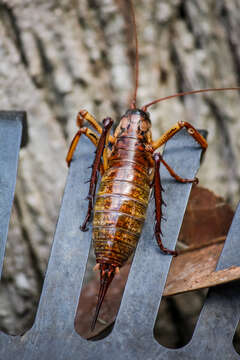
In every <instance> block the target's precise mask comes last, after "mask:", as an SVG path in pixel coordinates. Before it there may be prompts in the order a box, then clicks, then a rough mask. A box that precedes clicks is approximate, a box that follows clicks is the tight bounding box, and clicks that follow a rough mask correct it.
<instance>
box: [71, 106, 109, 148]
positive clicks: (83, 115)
mask: <svg viewBox="0 0 240 360" xmlns="http://www.w3.org/2000/svg"><path fill="white" fill-rule="evenodd" d="M84 120H86V121H87V122H89V124H91V125H92V127H93V128H94V129H95V130H96V131H97V132H98V133H99V134H100V135H101V134H102V127H101V125H99V123H98V122H97V120H96V119H95V117H94V116H93V115H91V114H90V113H89V112H88V111H87V110H80V111H79V113H78V115H77V124H78V126H79V127H81V126H82V124H83V121H84ZM109 142H110V143H111V144H113V143H114V142H115V139H114V137H113V136H111V135H109Z"/></svg>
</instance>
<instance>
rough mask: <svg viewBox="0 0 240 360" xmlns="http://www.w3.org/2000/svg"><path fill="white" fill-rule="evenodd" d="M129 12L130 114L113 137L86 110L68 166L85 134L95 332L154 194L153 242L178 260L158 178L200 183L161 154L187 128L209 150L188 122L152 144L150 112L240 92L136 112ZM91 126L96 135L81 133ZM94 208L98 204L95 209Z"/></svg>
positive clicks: (107, 120)
mask: <svg viewBox="0 0 240 360" xmlns="http://www.w3.org/2000/svg"><path fill="white" fill-rule="evenodd" d="M129 4H130V7H131V13H132V19H133V25H134V34H135V45H136V46H135V47H136V66H135V71H136V74H135V75H136V76H135V89H134V94H133V97H132V101H131V103H130V107H129V109H128V110H127V111H126V113H125V114H124V115H123V116H122V117H121V119H120V123H119V125H118V126H117V128H116V130H115V132H114V135H111V134H110V130H111V127H112V124H113V120H112V119H111V118H109V117H107V118H105V119H104V120H103V126H100V125H99V124H98V122H97V121H96V119H95V118H94V117H93V116H92V115H91V114H90V113H89V112H88V111H86V110H81V111H80V112H79V113H78V116H77V125H78V127H79V130H78V132H77V133H76V135H75V137H74V138H73V140H72V143H71V145H70V148H69V151H68V154H67V158H66V161H67V163H68V165H70V163H71V161H72V158H73V154H74V151H75V149H76V146H77V143H78V141H79V139H80V137H81V135H82V134H84V135H85V136H87V137H88V138H89V139H90V141H91V142H92V143H93V144H94V145H95V146H96V155H95V159H94V162H93V165H92V171H91V177H90V184H89V192H88V195H87V199H88V210H87V214H86V217H85V220H84V222H83V224H82V226H81V230H82V231H87V230H88V228H87V224H88V223H89V221H90V220H91V217H92V213H93V235H92V238H93V244H94V249H95V255H96V263H97V264H96V266H95V269H98V270H99V272H100V289H99V293H98V301H97V306H96V310H95V315H94V317H93V320H92V325H91V329H92V330H93V329H94V328H95V325H96V321H97V318H98V315H99V311H100V308H101V305H102V302H103V300H104V297H105V295H106V293H107V290H108V288H109V285H110V284H111V282H112V280H113V278H114V276H115V274H116V273H118V272H119V270H120V268H121V266H122V265H123V264H124V263H125V262H126V261H127V260H128V258H129V257H130V255H131V254H132V253H133V252H134V250H135V249H136V246H137V243H138V240H139V237H140V234H141V231H142V227H143V224H144V220H145V217H146V211H147V206H148V201H149V196H150V192H151V190H152V189H153V191H154V198H155V209H156V211H155V237H156V240H157V243H158V245H159V247H160V249H161V251H162V252H163V253H165V254H168V255H173V256H175V255H177V253H176V251H175V250H170V249H167V248H166V247H165V246H164V245H163V243H162V239H161V218H162V205H163V201H162V190H163V189H162V186H161V179H160V174H159V167H160V163H162V164H163V165H164V166H165V167H166V168H167V170H168V171H169V173H170V175H171V176H172V177H174V178H175V179H176V181H179V182H181V183H197V182H198V180H197V178H194V179H183V178H181V177H180V176H178V175H177V174H176V173H175V172H174V170H173V169H172V168H171V167H170V166H169V165H168V164H167V163H166V162H165V160H164V159H163V158H162V156H161V154H160V153H159V152H157V150H158V149H159V148H160V147H161V146H162V145H163V144H165V143H166V142H167V141H168V140H169V139H170V138H171V137H173V136H174V135H175V134H176V133H177V132H178V131H180V130H181V129H182V128H186V129H187V131H188V133H189V135H190V136H192V137H193V138H194V139H195V140H196V141H197V142H198V143H199V144H200V146H201V147H202V149H203V150H206V149H207V142H206V140H205V139H204V138H203V137H202V135H201V134H200V133H199V132H198V131H197V130H196V129H195V128H194V127H193V126H192V125H191V124H190V123H188V122H185V121H180V122H177V123H176V124H175V125H174V126H173V127H171V128H170V129H169V130H168V131H167V132H166V133H164V134H163V135H162V136H161V137H160V138H159V139H157V140H155V141H154V140H153V139H152V133H151V120H150V115H149V113H148V111H147V110H148V108H149V107H150V106H152V105H154V104H156V103H158V102H161V101H163V100H167V99H170V98H174V97H179V96H185V95H189V94H198V93H203V92H209V91H221V90H239V88H238V87H232V88H218V89H202V90H193V91H188V92H182V93H178V94H174V95H170V96H166V97H164V98H160V99H156V100H153V101H152V102H150V103H148V104H146V105H144V106H142V107H139V106H137V103H136V100H137V90H138V72H139V71H138V64H139V60H138V40H137V30H136V21H135V14H134V10H133V6H132V3H131V2H129ZM84 121H86V122H88V123H89V124H90V125H91V126H92V127H93V128H94V129H95V131H93V130H91V129H90V128H88V127H83V123H84ZM99 173H100V174H101V182H100V186H99V190H98V193H97V194H96V186H97V181H98V176H99ZM94 202H95V203H94Z"/></svg>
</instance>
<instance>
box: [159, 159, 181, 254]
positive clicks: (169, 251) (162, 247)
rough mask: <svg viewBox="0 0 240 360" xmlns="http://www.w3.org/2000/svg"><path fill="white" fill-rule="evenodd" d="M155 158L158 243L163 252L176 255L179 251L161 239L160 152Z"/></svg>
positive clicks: (161, 189)
mask: <svg viewBox="0 0 240 360" xmlns="http://www.w3.org/2000/svg"><path fill="white" fill-rule="evenodd" d="M153 159H154V181H153V186H154V199H155V216H156V219H155V220H156V223H155V237H156V240H157V243H158V246H159V247H160V249H161V250H162V252H163V253H165V254H168V255H173V256H176V255H177V252H176V251H174V250H170V249H167V248H166V247H165V246H164V245H163V243H162V239H161V235H162V231H161V219H162V205H163V204H164V202H163V199H162V191H163V188H162V185H161V179H160V174H159V167H160V162H161V155H160V154H159V153H156V154H154V155H153Z"/></svg>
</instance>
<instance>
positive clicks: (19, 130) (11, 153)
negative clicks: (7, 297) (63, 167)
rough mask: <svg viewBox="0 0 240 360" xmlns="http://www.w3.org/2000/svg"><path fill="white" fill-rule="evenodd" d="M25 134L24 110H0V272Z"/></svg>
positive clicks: (25, 139)
mask: <svg viewBox="0 0 240 360" xmlns="http://www.w3.org/2000/svg"><path fill="white" fill-rule="evenodd" d="M23 127H24V131H23ZM23 134H24V136H23ZM26 134H27V129H26V113H25V112H23V111H0V273H1V272H2V265H3V259H4V252H5V246H6V241H7V233H8V225H9V219H10V214H11V208H12V202H13V196H14V189H15V184H16V175H17V164H18V153H19V149H20V144H21V142H22V144H23V145H25V144H26V141H27V135H26ZM22 139H24V140H22Z"/></svg>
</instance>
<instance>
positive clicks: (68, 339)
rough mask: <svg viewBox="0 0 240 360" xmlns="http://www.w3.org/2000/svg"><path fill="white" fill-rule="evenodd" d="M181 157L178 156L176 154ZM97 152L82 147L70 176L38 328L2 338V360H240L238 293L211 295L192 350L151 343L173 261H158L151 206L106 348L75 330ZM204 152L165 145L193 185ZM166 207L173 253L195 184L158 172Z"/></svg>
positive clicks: (189, 142)
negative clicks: (83, 227) (237, 346)
mask: <svg viewBox="0 0 240 360" xmlns="http://www.w3.org/2000/svg"><path fill="white" fill-rule="evenodd" d="M179 149H181V151H179ZM93 155H94V149H93V147H92V146H91V145H89V144H88V143H87V142H85V141H84V140H81V142H80V143H79V146H78V148H77V152H76V155H75V157H74V161H73V163H72V166H71V168H70V171H69V177H68V180H67V185H66V188H65V194H64V197H63V202H62V207H61V211H60V216H59V220H58V224H57V229H56V233H55V237H54V243H53V247H52V252H51V257H50V260H49V264H48V269H47V273H46V277H45V282H44V287H43V291H42V296H41V300H40V303H39V307H38V312H37V315H36V319H35V323H34V325H33V327H32V329H30V330H29V331H28V332H27V333H26V334H25V335H23V336H22V337H15V338H14V337H10V336H6V335H4V334H1V335H0V359H4V360H8V359H21V360H26V359H28V360H29V359H30V360H31V359H34V360H38V359H39V360H40V359H41V360H43V359H53V360H55V359H57V360H68V359H71V360H81V359H84V360H85V359H94V360H100V359H101V360H102V359H111V360H112V359H115V360H118V359H126V360H127V359H129V360H130V359H131V360H135V359H145V360H152V359H164V360H166V359H191V360H193V359H197V360H201V359H204V360H206V359H209V360H210V359H211V360H215V359H218V360H219V359H224V360H227V359H231V360H233V359H239V355H237V354H236V353H235V352H234V349H233V346H232V336H233V333H234V330H235V327H236V323H237V321H238V319H239V315H240V291H239V288H238V285H234V286H233V285H230V286H228V285H227V286H224V287H221V288H216V289H214V290H213V291H211V293H210V295H209V297H208V299H207V301H206V305H205V306H204V309H203V311H202V313H201V316H200V320H199V322H198V325H197V328H196V330H195V333H194V336H193V339H192V341H191V342H190V344H188V345H187V346H185V347H184V348H181V349H177V350H170V349H167V348H164V347H162V346H160V345H159V344H158V343H157V341H156V340H155V339H154V337H153V326H154V323H155V318H156V315H157V311H158V307H159V303H160V300H161V295H162V293H163V289H164V284H165V281H166V277H167V273H168V269H169V266H170V262H171V257H170V256H166V255H163V254H161V252H160V251H159V248H158V246H157V244H156V242H155V239H154V236H153V229H154V226H153V221H152V219H153V212H154V208H153V203H152V202H151V203H150V206H149V209H148V218H147V219H148V220H147V222H146V224H145V226H144V229H143V233H142V236H141V239H140V242H139V246H138V248H137V251H136V254H135V258H134V260H133V264H132V268H131V271H130V275H129V278H128V282H127V285H126V289H125V292H124V296H123V300H122V303H121V307H120V310H119V313H118V316H117V320H116V323H115V326H114V329H113V331H112V333H111V334H110V335H109V336H108V337H107V338H105V339H103V340H101V341H96V342H91V341H87V340H84V339H82V338H81V337H80V336H79V335H78V334H77V333H76V332H75V330H74V317H75V313H76V309H77V304H78V298H79V293H80V289H81V284H82V281H83V277H84V271H85V265H86V262H87V257H88V251H89V246H90V241H91V228H90V231H89V232H87V233H83V232H81V231H80V230H79V225H80V224H81V223H82V221H83V218H84V215H85V211H86V207H87V202H86V201H83V199H84V198H85V197H86V194H87V190H88V185H87V184H84V182H85V180H86V179H87V177H88V174H87V171H86V169H87V166H88V165H89V164H91V162H92V158H93ZM200 155H201V149H200V148H199V146H198V145H197V144H196V143H195V142H194V141H193V139H192V138H190V136H189V135H188V134H187V133H186V132H185V131H184V130H183V131H181V133H179V134H178V135H176V136H175V137H174V138H173V139H172V140H171V141H169V142H168V144H167V146H166V149H165V152H164V157H165V159H166V161H168V162H169V164H170V165H171V166H172V167H173V168H174V169H175V171H176V172H177V173H178V174H179V175H181V176H183V177H188V178H191V177H194V175H195V173H196V171H197V169H198V167H199V160H200ZM161 178H162V185H163V187H164V189H165V192H164V195H163V197H164V201H165V202H166V203H167V204H168V206H167V208H166V211H165V214H164V215H165V217H166V218H167V221H166V222H164V223H163V234H164V236H163V241H164V243H165V245H166V246H168V247H170V248H174V246H175V243H176V241H177V237H178V233H179V230H180V226H181V222H182V218H183V214H184V211H185V208H186V204H187V199H188V196H189V192H190V188H191V185H190V184H184V185H183V184H178V183H176V182H175V180H173V179H172V178H170V177H169V174H168V173H167V172H166V170H165V169H164V168H161ZM239 212H240V210H239V209H238V212H237V214H236V216H235V218H234V221H233V225H232V227H231V229H230V233H229V236H228V238H227V241H226V244H225V247H224V251H223V254H222V256H221V258H220V263H219V265H218V268H219V269H224V268H225V267H229V266H231V265H236V266H237V265H239V251H236V249H238V244H237V242H238V234H239V230H240V222H239Z"/></svg>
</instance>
